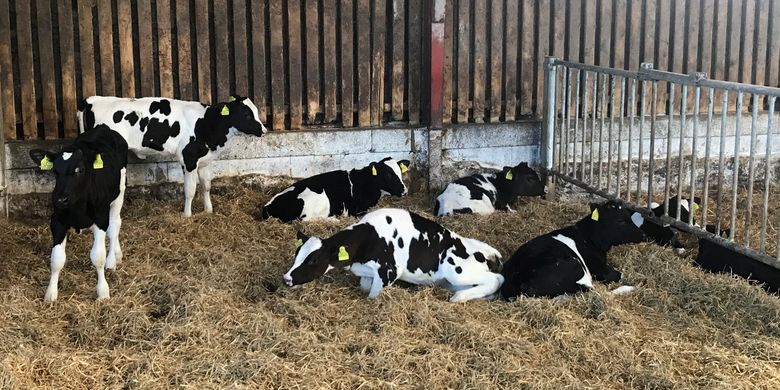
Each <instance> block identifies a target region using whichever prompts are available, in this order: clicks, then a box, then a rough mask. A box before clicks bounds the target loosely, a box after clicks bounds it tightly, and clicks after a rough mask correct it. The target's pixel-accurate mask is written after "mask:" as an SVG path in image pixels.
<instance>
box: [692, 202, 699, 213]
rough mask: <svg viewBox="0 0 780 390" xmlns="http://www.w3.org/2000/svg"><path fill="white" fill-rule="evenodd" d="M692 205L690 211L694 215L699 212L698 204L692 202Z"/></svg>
mask: <svg viewBox="0 0 780 390" xmlns="http://www.w3.org/2000/svg"><path fill="white" fill-rule="evenodd" d="M692 203H693V205H692V206H691V209H693V213H694V214H696V212H698V211H699V204H698V203H696V202H692Z"/></svg>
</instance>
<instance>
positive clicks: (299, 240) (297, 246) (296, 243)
mask: <svg viewBox="0 0 780 390" xmlns="http://www.w3.org/2000/svg"><path fill="white" fill-rule="evenodd" d="M301 245H303V240H301V239H300V238H299V239H297V240H295V247H296V248H300V247H301Z"/></svg>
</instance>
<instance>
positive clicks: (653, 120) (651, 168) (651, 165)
mask: <svg viewBox="0 0 780 390" xmlns="http://www.w3.org/2000/svg"><path fill="white" fill-rule="evenodd" d="M652 87H653V99H652V100H651V101H650V111H651V115H652V116H651V117H650V156H649V158H648V160H647V163H648V165H647V171H648V172H650V174H649V175H648V178H647V208H652V204H653V198H655V191H654V190H653V181H654V180H653V172H655V131H656V124H657V123H658V103H657V102H658V82H657V81H653V85H652Z"/></svg>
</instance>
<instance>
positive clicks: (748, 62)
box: [739, 0, 758, 109]
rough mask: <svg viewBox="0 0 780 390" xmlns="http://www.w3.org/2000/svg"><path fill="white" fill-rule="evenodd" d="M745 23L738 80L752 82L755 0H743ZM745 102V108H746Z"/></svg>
mask: <svg viewBox="0 0 780 390" xmlns="http://www.w3.org/2000/svg"><path fill="white" fill-rule="evenodd" d="M743 4H744V7H745V9H744V10H743V12H744V14H745V16H744V19H745V25H744V28H743V34H742V50H741V51H740V55H739V61H740V63H741V64H740V66H739V68H740V71H739V73H740V74H739V81H741V82H743V83H749V84H750V83H753V68H754V67H757V66H758V62H757V61H756V58H754V57H753V39H754V36H753V34H754V33H755V23H756V2H755V0H744V1H743ZM747 106H748V105H747V104H746V105H745V108H746V109H747Z"/></svg>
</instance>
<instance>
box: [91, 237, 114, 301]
mask: <svg viewBox="0 0 780 390" xmlns="http://www.w3.org/2000/svg"><path fill="white" fill-rule="evenodd" d="M89 257H90V259H91V260H92V265H94V266H95V270H96V271H97V299H105V298H108V296H109V295H108V282H107V281H106V270H105V266H106V231H105V230H103V229H101V228H99V227H98V226H97V225H92V250H91V251H90V252H89Z"/></svg>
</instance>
